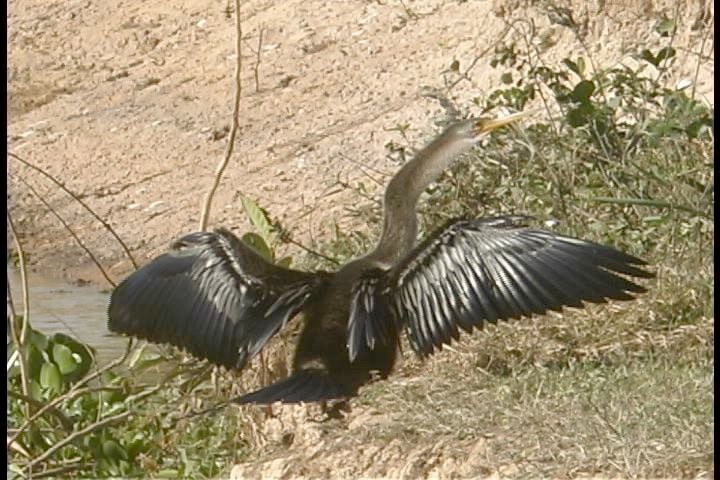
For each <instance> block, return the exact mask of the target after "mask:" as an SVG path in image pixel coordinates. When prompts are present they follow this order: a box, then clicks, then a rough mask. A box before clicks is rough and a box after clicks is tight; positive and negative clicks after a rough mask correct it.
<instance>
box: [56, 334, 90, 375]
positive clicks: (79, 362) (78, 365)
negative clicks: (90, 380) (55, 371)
mask: <svg viewBox="0 0 720 480" xmlns="http://www.w3.org/2000/svg"><path fill="white" fill-rule="evenodd" d="M50 341H51V343H52V344H53V359H54V360H55V363H57V364H58V366H59V367H60V372H61V373H62V374H63V375H64V376H65V380H66V381H68V382H70V383H72V382H75V381H77V380H80V379H81V378H82V377H84V376H85V375H86V374H87V373H88V372H89V371H90V368H91V367H92V365H93V362H94V358H93V354H94V350H93V348H92V347H90V346H88V345H85V344H84V343H81V342H78V341H77V340H75V339H74V338H72V337H71V336H69V335H65V334H64V333H56V334H54V335H53V336H52V337H50ZM57 346H60V347H65V348H67V349H68V350H69V351H70V359H71V360H72V362H73V364H74V365H75V368H73V369H72V370H69V371H66V370H64V368H69V366H70V363H69V362H68V363H67V364H66V365H62V364H61V363H60V362H59V361H58V360H57V359H56V358H55V348H56V347H57ZM59 350H62V351H64V349H63V348H60V349H59ZM61 355H64V354H61Z"/></svg>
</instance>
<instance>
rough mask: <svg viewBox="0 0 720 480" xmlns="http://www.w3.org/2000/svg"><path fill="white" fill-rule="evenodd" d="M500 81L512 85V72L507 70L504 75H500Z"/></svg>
mask: <svg viewBox="0 0 720 480" xmlns="http://www.w3.org/2000/svg"><path fill="white" fill-rule="evenodd" d="M500 81H501V82H502V83H504V84H505V85H510V84H511V83H512V81H513V78H512V73H510V72H505V73H503V74H502V75H500Z"/></svg>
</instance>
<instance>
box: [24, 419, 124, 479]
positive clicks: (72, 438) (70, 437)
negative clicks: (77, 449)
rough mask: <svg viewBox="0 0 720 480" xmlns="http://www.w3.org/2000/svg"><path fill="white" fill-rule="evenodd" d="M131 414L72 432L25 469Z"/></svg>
mask: <svg viewBox="0 0 720 480" xmlns="http://www.w3.org/2000/svg"><path fill="white" fill-rule="evenodd" d="M131 414H132V412H123V413H120V414H117V415H113V416H112V417H107V418H105V419H103V420H101V421H99V422H95V423H93V424H92V425H88V426H87V427H85V428H83V429H82V430H78V431H77V432H74V433H72V434H70V435H68V436H67V437H65V438H63V439H62V440H60V441H59V442H57V443H56V444H55V445H53V446H52V447H50V448H48V449H47V450H45V452H43V454H42V455H40V456H39V457H37V458H35V459H33V460H32V461H30V462H28V465H27V468H28V469H32V467H34V466H35V465H37V464H38V463H40V462H43V461H45V460H47V459H48V458H50V457H51V456H52V455H53V454H54V453H55V452H57V451H58V450H60V449H61V448H63V447H65V446H67V445H69V444H71V443H72V442H74V441H75V440H77V439H79V438H81V437H84V436H85V435H87V434H88V433H92V432H94V431H95V430H99V429H101V428H104V427H106V426H108V425H110V424H113V423H118V422H120V421H122V420H125V419H126V418H128V417H129V416H130V415H131Z"/></svg>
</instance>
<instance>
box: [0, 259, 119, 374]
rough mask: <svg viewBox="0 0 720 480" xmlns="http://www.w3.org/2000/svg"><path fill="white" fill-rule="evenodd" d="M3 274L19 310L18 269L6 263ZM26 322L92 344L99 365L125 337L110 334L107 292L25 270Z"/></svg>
mask: <svg viewBox="0 0 720 480" xmlns="http://www.w3.org/2000/svg"><path fill="white" fill-rule="evenodd" d="M7 274H8V278H9V281H10V291H11V293H12V297H13V302H14V305H15V311H16V313H22V311H23V301H22V300H23V299H22V283H21V280H20V271H19V270H17V269H15V268H11V267H9V266H8V268H7ZM28 283H29V285H30V323H31V325H32V327H33V328H35V329H36V330H39V331H41V332H42V333H44V334H47V335H51V334H53V333H57V332H62V333H65V334H67V335H70V336H72V337H74V338H77V339H78V340H80V341H81V342H83V343H86V344H88V345H90V346H91V347H93V348H95V352H96V357H97V361H98V364H99V365H104V364H106V363H108V362H109V361H111V360H113V359H115V358H117V357H118V356H120V355H121V354H122V353H123V352H124V351H125V346H126V345H127V340H126V339H125V338H124V337H122V336H119V335H113V334H111V333H110V332H109V331H108V329H107V326H106V323H107V306H108V301H109V299H110V294H109V293H103V292H101V291H99V290H98V289H97V288H95V287H89V286H85V287H80V286H77V285H72V284H69V283H65V282H63V281H61V280H55V279H51V278H48V277H43V276H42V275H38V274H36V273H33V272H28Z"/></svg>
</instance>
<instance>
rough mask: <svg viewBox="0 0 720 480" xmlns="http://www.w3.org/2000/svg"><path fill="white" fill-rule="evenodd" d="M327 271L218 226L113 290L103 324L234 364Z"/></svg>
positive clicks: (291, 312)
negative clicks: (278, 255)
mask: <svg viewBox="0 0 720 480" xmlns="http://www.w3.org/2000/svg"><path fill="white" fill-rule="evenodd" d="M327 275H328V274H325V273H322V274H320V273H318V274H313V273H305V272H299V271H295V270H290V269H286V268H282V267H278V266H277V265H273V264H271V263H269V262H267V261H265V260H264V259H263V258H262V257H261V256H260V255H258V254H257V253H256V252H254V251H253V250H252V249H251V248H250V247H248V246H247V245H245V244H244V243H242V242H241V241H240V240H238V239H237V237H235V236H234V235H233V234H232V233H230V232H228V231H227V230H224V229H218V230H216V231H215V232H213V233H206V232H203V233H193V234H190V235H187V236H185V237H183V238H181V239H180V240H178V241H177V242H175V243H174V244H173V246H172V250H171V251H170V252H168V253H165V254H163V255H161V256H159V257H157V258H156V259H154V260H152V261H151V262H150V263H148V264H147V265H145V266H143V267H142V268H141V269H139V270H138V271H136V272H135V273H133V274H131V275H130V276H129V277H128V278H126V279H125V280H124V281H123V282H122V283H121V284H120V285H119V286H118V287H117V288H116V289H115V290H114V291H113V293H112V296H111V298H110V306H109V308H108V328H109V329H110V330H111V331H113V332H117V333H124V334H128V335H132V336H135V337H139V338H143V339H146V340H150V341H153V342H158V343H169V344H172V345H175V346H177V347H180V348H182V349H184V350H186V351H188V352H189V353H191V354H193V355H195V356H196V357H199V358H203V359H207V360H209V361H211V362H213V363H215V364H217V365H223V366H225V367H227V368H242V367H243V366H244V364H245V363H246V362H247V361H248V360H249V359H250V358H252V357H253V356H254V355H256V354H257V353H258V352H259V351H260V350H261V349H262V347H263V346H264V345H265V343H266V342H267V341H268V340H269V339H270V338H271V337H272V336H273V335H274V334H275V333H277V332H278V331H279V330H280V329H281V328H282V327H283V326H284V325H285V324H286V323H287V322H288V321H289V320H290V319H291V318H293V317H294V316H295V315H296V314H297V313H298V312H299V311H300V310H301V309H302V308H303V306H304V305H305V302H306V301H307V300H308V298H309V297H310V296H311V295H312V293H313V292H314V291H315V290H316V289H317V288H318V287H319V286H320V285H322V284H323V283H324V282H325V281H326V279H327Z"/></svg>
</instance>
